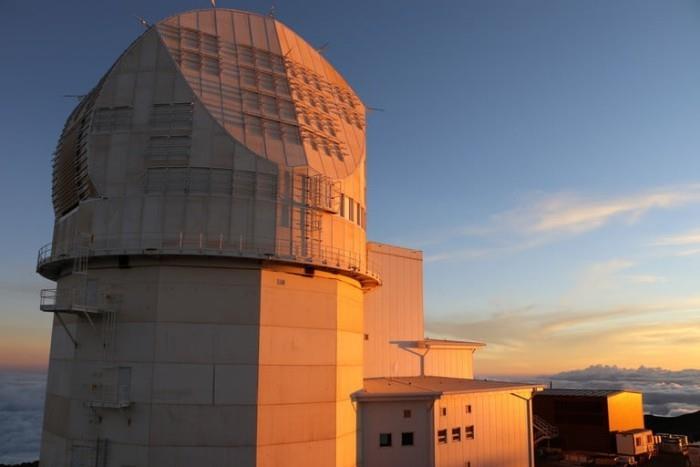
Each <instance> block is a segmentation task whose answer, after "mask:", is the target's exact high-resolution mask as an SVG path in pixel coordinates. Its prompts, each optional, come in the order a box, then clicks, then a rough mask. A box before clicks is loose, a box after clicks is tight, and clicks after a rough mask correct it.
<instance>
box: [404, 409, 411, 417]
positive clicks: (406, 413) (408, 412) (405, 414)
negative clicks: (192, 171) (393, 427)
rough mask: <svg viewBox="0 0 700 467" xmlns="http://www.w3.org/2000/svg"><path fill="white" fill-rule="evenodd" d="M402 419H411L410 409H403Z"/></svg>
mask: <svg viewBox="0 0 700 467" xmlns="http://www.w3.org/2000/svg"><path fill="white" fill-rule="evenodd" d="M403 418H411V410H410V409H404V411H403Z"/></svg>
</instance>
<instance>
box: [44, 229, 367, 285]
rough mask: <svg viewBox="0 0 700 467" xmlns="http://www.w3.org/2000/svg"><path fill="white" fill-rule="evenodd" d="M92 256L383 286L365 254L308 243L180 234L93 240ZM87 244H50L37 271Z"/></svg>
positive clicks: (89, 250)
mask: <svg viewBox="0 0 700 467" xmlns="http://www.w3.org/2000/svg"><path fill="white" fill-rule="evenodd" d="M88 242H89V243H88V246H87V249H88V254H89V256H109V255H130V254H143V255H149V254H167V255H170V254H175V255H177V254H182V255H204V256H224V257H240V258H256V259H267V260H276V261H283V262H292V263H301V264H308V265H310V266H319V267H328V268H332V269H340V270H343V271H348V272H351V273H353V274H357V275H359V276H363V277H364V280H370V281H375V282H377V283H380V277H379V275H378V274H377V273H376V272H375V271H376V268H374V267H373V264H372V263H371V262H368V260H367V257H366V254H358V253H357V252H353V251H349V250H343V249H340V248H333V247H325V246H320V245H319V244H315V243H313V242H307V244H306V245H300V244H299V243H295V242H292V241H290V240H280V239H277V240H266V239H256V240H253V241H250V240H247V239H245V238H244V237H243V236H239V238H238V239H237V240H236V241H231V240H229V239H226V238H224V235H223V234H220V235H216V236H213V237H212V236H207V235H205V234H198V235H186V234H183V233H179V234H177V235H176V236H174V237H165V238H163V237H160V236H158V235H156V234H154V235H148V234H144V235H142V236H94V235H93V236H91V237H90V238H89V240H88ZM85 248H86V246H85V243H84V240H83V239H81V241H80V242H78V241H76V242H74V244H73V245H65V244H61V245H56V244H51V243H49V244H47V245H44V246H43V247H41V248H40V249H39V252H38V255H37V269H40V268H41V267H43V266H45V265H47V264H49V263H52V262H54V261H63V260H69V259H73V258H75V257H77V256H78V254H81V255H82V254H84V252H81V249H83V250H84V249H85Z"/></svg>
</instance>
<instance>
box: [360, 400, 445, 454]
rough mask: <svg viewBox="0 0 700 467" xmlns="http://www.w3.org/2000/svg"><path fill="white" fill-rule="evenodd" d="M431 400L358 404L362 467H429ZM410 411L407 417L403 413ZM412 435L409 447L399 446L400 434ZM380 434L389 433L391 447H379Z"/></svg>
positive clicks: (431, 449)
mask: <svg viewBox="0 0 700 467" xmlns="http://www.w3.org/2000/svg"><path fill="white" fill-rule="evenodd" d="M432 405H433V400H432V399H430V400H418V401H416V400H406V401H401V402H394V401H386V402H379V401H377V402H362V403H360V412H361V420H362V429H363V432H362V441H361V442H362V453H363V458H362V462H361V463H360V465H362V466H363V467H383V466H401V467H426V466H432V465H434V464H433V445H434V443H433V429H432V424H433V410H432ZM405 410H409V411H410V417H405V416H404V411H405ZM404 432H409V433H413V446H402V445H401V434H402V433H404ZM381 433H391V436H392V445H391V446H386V447H382V446H380V445H379V436H380V434H381Z"/></svg>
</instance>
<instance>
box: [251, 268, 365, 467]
mask: <svg viewBox="0 0 700 467" xmlns="http://www.w3.org/2000/svg"><path fill="white" fill-rule="evenodd" d="M259 365H260V366H259V370H258V371H259V386H258V401H259V405H258V427H257V433H258V447H257V453H258V465H261V466H268V465H271V466H274V465H284V466H289V467H294V466H299V467H302V466H304V467H305V466H315V465H318V466H337V467H350V466H354V465H356V464H355V452H356V446H355V443H356V436H357V434H356V428H357V414H356V412H355V408H354V406H353V404H352V402H351V401H350V394H351V393H353V392H355V391H357V390H359V389H361V388H362V290H361V289H360V288H359V286H358V284H357V283H356V282H355V281H352V280H349V279H344V278H342V277H339V276H336V275H331V274H327V273H322V272H316V273H315V275H314V276H313V277H310V276H306V275H304V274H302V273H300V272H299V271H294V270H292V269H287V270H285V269H284V268H276V269H274V270H270V269H266V270H264V271H263V274H262V294H261V314H260V360H259Z"/></svg>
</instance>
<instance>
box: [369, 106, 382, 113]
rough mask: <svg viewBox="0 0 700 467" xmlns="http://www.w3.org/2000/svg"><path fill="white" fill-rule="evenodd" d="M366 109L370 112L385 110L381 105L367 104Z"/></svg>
mask: <svg viewBox="0 0 700 467" xmlns="http://www.w3.org/2000/svg"><path fill="white" fill-rule="evenodd" d="M367 110H368V111H370V112H384V111H385V110H384V109H382V108H381V107H370V106H367Z"/></svg>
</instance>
